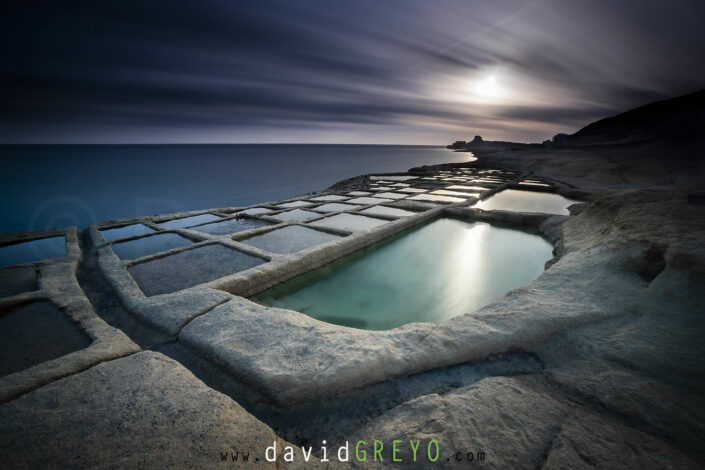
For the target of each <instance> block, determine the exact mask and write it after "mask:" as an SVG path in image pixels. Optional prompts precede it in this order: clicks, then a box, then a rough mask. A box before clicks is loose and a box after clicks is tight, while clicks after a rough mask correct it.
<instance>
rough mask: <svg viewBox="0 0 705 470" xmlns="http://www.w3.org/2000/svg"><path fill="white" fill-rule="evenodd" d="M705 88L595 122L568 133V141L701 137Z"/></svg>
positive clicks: (592, 142) (704, 127) (587, 142)
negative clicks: (570, 133)
mask: <svg viewBox="0 0 705 470" xmlns="http://www.w3.org/2000/svg"><path fill="white" fill-rule="evenodd" d="M704 131H705V90H700V91H697V92H695V93H690V94H687V95H683V96H679V97H677V98H672V99H667V100H663V101H656V102H654V103H650V104H647V105H645V106H641V107H639V108H635V109H632V110H629V111H626V112H624V113H621V114H618V115H616V116H612V117H608V118H605V119H600V120H599V121H596V122H593V123H592V124H589V125H587V126H585V127H583V128H582V129H580V130H579V131H578V132H576V133H575V134H572V135H569V136H567V137H566V141H565V144H566V145H602V144H625V143H634V142H645V141H650V140H672V139H687V140H690V139H693V138H697V139H699V138H702V136H703V135H704V134H705V132H704Z"/></svg>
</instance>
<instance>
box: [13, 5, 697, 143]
mask: <svg viewBox="0 0 705 470" xmlns="http://www.w3.org/2000/svg"><path fill="white" fill-rule="evenodd" d="M704 16H705V6H703V2H701V1H682V2H679V3H678V6H677V7H675V6H674V5H668V4H666V3H663V2H654V1H649V0H647V1H640V2H634V1H629V0H623V1H616V2H615V1H606V0H576V1H571V2H564V1H559V0H544V1H528V2H524V3H522V4H518V3H517V2H510V1H508V0H501V1H494V2H480V1H461V0H457V1H454V0H442V1H437V2H426V1H421V0H418V1H409V0H404V1H401V0H389V1H385V2H379V1H371V0H369V1H368V0H364V1H356V2H330V1H322V0H321V1H318V0H316V1H301V2H290V1H284V0H280V1H270V0H266V1H259V2H256V3H255V2H232V1H226V0H221V1H199V2H174V1H171V0H170V1H165V0H152V1H149V2H143V1H122V2H109V3H108V2H94V1H92V2H82V1H73V2H60V1H59V2H56V1H52V2H30V1H27V2H16V3H15V4H14V5H11V6H6V7H5V11H4V12H3V16H2V19H0V49H2V51H3V52H2V58H3V60H2V61H0V99H1V100H2V102H3V106H2V107H1V108H0V109H1V110H0V141H5V142H11V141H15V142H16V141H25V142H43V141H56V140H60V141H64V142H83V141H91V142H94V141H96V140H97V139H98V140H100V139H103V140H108V141H116V142H129V141H133V140H135V141H136V140H140V141H145V139H146V140H147V141H149V140H150V139H152V141H154V140H153V139H159V141H164V140H166V141H175V142H176V141H178V142H183V141H202V140H203V139H204V138H205V137H204V136H206V135H208V136H212V135H213V131H214V130H218V131H219V132H220V134H218V136H219V137H216V138H218V139H223V140H224V141H227V140H229V139H235V140H237V139H243V138H245V139H246V137H244V136H246V135H247V132H249V133H250V135H253V136H258V135H266V132H267V130H268V129H271V130H276V131H277V132H280V131H281V130H282V129H286V128H290V129H296V130H297V132H298V135H301V136H305V135H306V131H307V130H308V131H310V135H313V136H320V135H324V134H325V133H326V132H328V133H329V134H328V138H330V139H333V140H335V139H336V138H337V139H339V140H340V141H342V142H347V141H349V140H350V139H351V138H352V137H351V136H354V138H355V139H360V138H363V139H364V138H365V137H364V136H365V135H369V136H370V141H373V140H374V141H375V142H390V143H391V142H392V141H393V139H398V138H399V136H400V135H401V136H408V139H411V140H414V139H416V140H415V142H416V143H424V142H425V143H443V142H444V141H446V140H448V139H449V138H452V137H454V136H457V135H458V132H459V131H461V130H463V129H467V133H473V129H480V130H482V131H483V132H489V133H490V134H493V135H490V136H489V137H494V138H502V139H516V140H539V139H540V138H542V137H547V135H546V133H547V132H548V133H549V134H550V133H553V132H558V131H565V130H567V131H571V130H574V129H576V128H578V127H580V126H581V125H582V124H585V123H587V122H589V121H590V120H592V119H595V118H599V117H602V116H604V115H608V114H612V113H615V112H618V111H621V110H623V109H625V108H628V107H632V106H637V105H641V104H644V103H646V102H648V101H652V100H654V99H659V98H664V97H668V96H673V95H677V94H681V93H685V92H689V91H692V90H695V89H698V88H702V87H703V86H705V83H702V79H701V77H703V76H705V64H704V63H703V61H702V60H701V59H700V58H701V57H703V56H705V40H704V39H705V34H704V33H703V29H702V28H701V26H700V24H699V19H700V18H702V17H704ZM488 74H491V75H493V76H494V75H496V76H497V77H499V78H498V80H499V82H500V83H501V85H502V86H503V87H504V90H503V95H502V96H501V97H500V98H501V99H498V100H497V102H496V103H492V102H489V103H488V102H483V101H482V100H478V99H477V97H473V96H472V92H471V84H472V83H473V81H477V80H481V79H482V77H483V76H485V75H488ZM170 129H172V131H173V132H171V133H170V131H169V130H170ZM385 129H393V133H390V134H389V137H388V138H385ZM532 129H533V130H532ZM150 130H158V132H156V131H155V132H153V133H152V134H151V135H153V136H154V137H153V138H150V137H145V135H147V136H149V135H150V134H149V131H150ZM366 133H367V134H366ZM290 135H291V134H289V136H290ZM361 136H362V137H361ZM418 136H422V137H418ZM287 138H290V137H287ZM421 138H422V139H424V140H423V142H422V141H420V140H418V139H421ZM429 139H432V140H430V141H429Z"/></svg>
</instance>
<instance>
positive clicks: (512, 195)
mask: <svg viewBox="0 0 705 470" xmlns="http://www.w3.org/2000/svg"><path fill="white" fill-rule="evenodd" d="M579 202H580V201H575V200H573V199H568V198H567V197H563V196H561V195H560V194H554V193H542V192H538V191H521V190H519V189H505V190H504V191H500V192H498V193H497V194H494V195H492V196H490V197H489V198H487V199H485V200H484V201H480V202H478V203H477V204H475V205H474V206H473V207H477V208H479V209H483V210H488V211H489V210H501V211H515V212H542V213H544V214H559V215H569V214H570V212H569V211H568V206H571V205H572V204H575V203H579Z"/></svg>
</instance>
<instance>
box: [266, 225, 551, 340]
mask: <svg viewBox="0 0 705 470" xmlns="http://www.w3.org/2000/svg"><path fill="white" fill-rule="evenodd" d="M552 250H553V247H552V246H551V244H550V243H548V242H547V241H546V240H544V239H543V238H542V237H540V236H539V235H536V234H535V233H532V232H530V231H525V230H520V229H515V228H507V227H506V226H499V225H491V224H488V223H485V222H465V221H462V220H457V219H452V218H441V219H437V220H435V221H433V222H431V223H429V224H426V225H423V226H422V227H420V228H416V229H413V230H411V231H408V232H405V233H402V234H400V235H398V236H396V237H393V238H392V239H390V240H386V241H383V242H380V243H377V244H375V245H372V246H371V247H368V248H366V249H363V250H361V251H359V252H357V253H354V254H352V255H349V256H346V257H344V258H342V259H340V260H338V261H335V262H333V263H331V264H329V265H327V266H324V267H323V268H320V269H317V270H315V271H312V272H311V273H308V274H306V275H304V276H300V277H298V278H296V279H293V280H291V281H288V282H286V283H284V284H281V285H280V286H277V287H275V288H273V289H270V290H268V291H265V292H263V293H261V294H260V295H258V296H256V297H255V298H254V299H253V300H255V301H256V302H259V303H261V304H264V305H268V306H271V307H278V308H286V309H291V310H296V311H299V312H302V313H305V314H307V315H309V316H311V317H313V318H317V319H319V320H322V321H326V322H329V323H335V324H338V325H344V326H351V327H355V328H363V329H368V330H387V329H391V328H396V327H398V326H401V325H404V324H407V323H413V322H434V323H440V322H442V321H445V320H447V319H449V318H451V317H454V316H457V315H461V314H463V313H467V312H472V311H475V310H478V309H480V308H482V307H484V306H485V305H487V304H489V303H491V302H493V301H495V300H497V299H499V298H501V297H502V296H503V295H504V294H505V293H507V292H508V291H510V290H512V289H515V288H517V287H521V286H523V285H526V284H528V283H530V282H531V281H532V280H534V279H535V278H537V277H538V276H539V275H540V274H541V273H542V272H543V267H544V263H545V262H546V261H547V260H548V259H550V258H551V257H552Z"/></svg>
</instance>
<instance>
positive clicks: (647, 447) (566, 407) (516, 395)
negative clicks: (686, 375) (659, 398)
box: [355, 376, 702, 469]
mask: <svg viewBox="0 0 705 470" xmlns="http://www.w3.org/2000/svg"><path fill="white" fill-rule="evenodd" d="M375 436H376V437H379V439H383V442H384V444H383V448H382V454H381V456H382V457H383V458H384V461H385V462H386V463H393V462H392V453H391V449H392V440H393V439H397V440H400V441H402V443H403V445H401V444H400V449H401V450H400V452H399V453H398V455H397V458H399V459H401V460H402V461H403V462H402V463H400V464H399V465H401V466H402V467H404V462H407V463H408V462H411V461H412V459H413V451H412V450H411V448H410V446H409V445H408V442H409V441H417V440H418V441H420V445H419V450H418V452H417V456H416V457H417V462H419V463H423V464H424V466H428V465H429V460H428V452H427V449H428V442H429V441H430V440H432V439H433V440H436V441H437V442H438V443H439V447H440V452H439V458H438V460H437V461H436V462H435V465H434V466H436V467H438V468H465V467H468V466H469V465H473V466H474V467H477V468H488V469H489V468H497V469H506V468H544V469H559V468H564V469H573V468H621V469H646V468H672V469H690V468H702V467H700V466H699V465H698V464H697V463H696V462H695V461H693V460H691V459H689V458H688V457H686V456H685V455H683V454H682V453H681V452H679V451H678V450H677V449H675V448H674V447H673V446H671V445H669V444H667V443H665V442H663V441H660V440H658V439H656V438H654V437H652V436H650V435H648V434H646V433H643V432H641V431H638V430H636V429H632V428H629V427H627V426H625V425H624V424H623V423H621V422H620V421H618V420H616V419H613V418H611V417H608V416H605V415H604V414H599V413H596V412H593V411H591V410H589V409H587V408H586V407H583V406H579V405H578V404H576V403H572V402H570V401H567V400H565V399H564V398H563V397H562V396H561V395H560V394H558V395H556V394H555V393H554V392H553V391H551V390H550V388H549V387H548V386H547V384H546V383H545V382H544V381H543V380H542V379H541V378H540V376H524V377H514V378H507V377H498V378H488V379H484V380H482V381H481V382H478V383H477V384H475V385H471V386H468V387H464V388H460V389H457V390H455V391H453V392H450V393H447V394H445V395H436V394H433V395H425V396H421V397H418V398H416V399H415V400H412V401H409V402H407V403H405V404H403V405H400V406H398V407H396V408H394V409H393V410H391V411H389V412H388V413H386V414H384V415H382V416H381V417H379V418H377V419H375V420H373V421H372V422H371V423H369V424H368V425H366V426H364V427H363V428H361V429H360V430H358V432H357V433H356V439H355V440H357V439H358V438H359V439H366V440H367V441H369V440H370V439H372V438H374V437H375ZM380 436H382V437H380ZM468 453H472V459H473V461H472V462H467V459H468V458H469V457H468ZM431 457H435V449H433V448H432V452H431ZM478 458H479V459H482V458H484V461H478ZM457 459H460V461H458V460H457ZM407 465H408V464H407Z"/></svg>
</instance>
